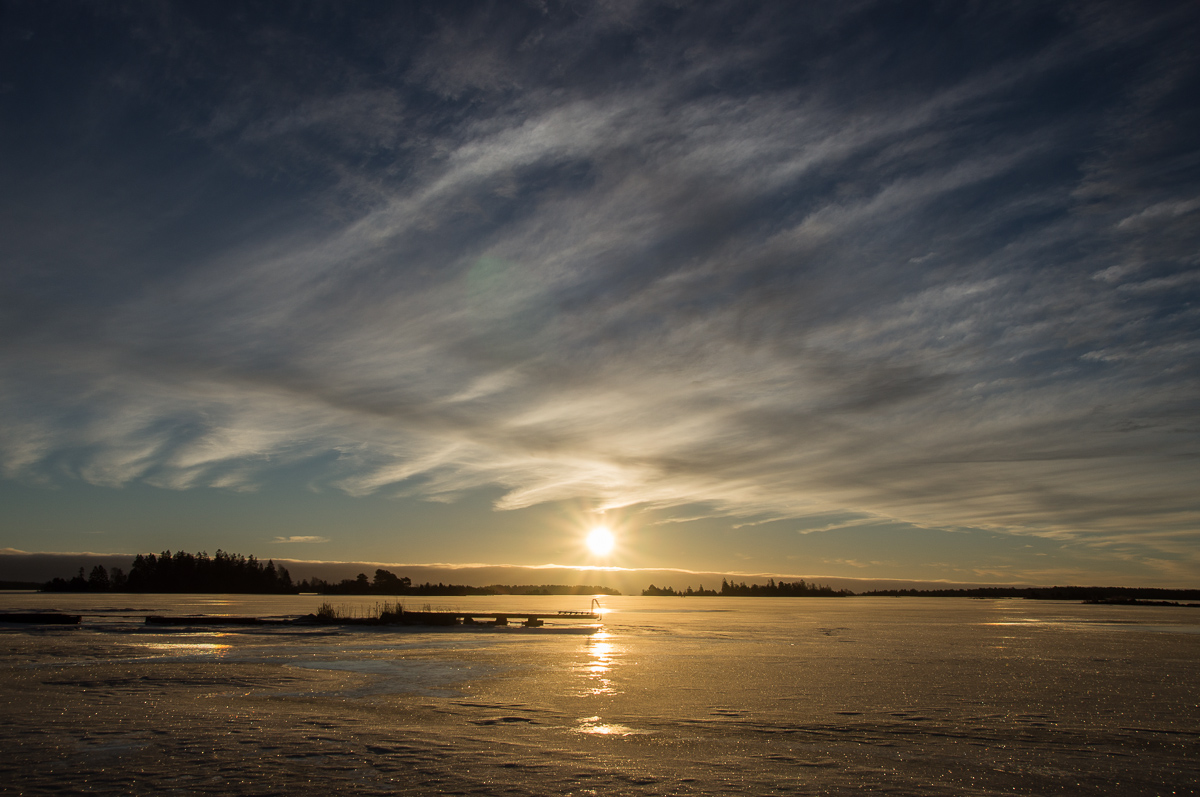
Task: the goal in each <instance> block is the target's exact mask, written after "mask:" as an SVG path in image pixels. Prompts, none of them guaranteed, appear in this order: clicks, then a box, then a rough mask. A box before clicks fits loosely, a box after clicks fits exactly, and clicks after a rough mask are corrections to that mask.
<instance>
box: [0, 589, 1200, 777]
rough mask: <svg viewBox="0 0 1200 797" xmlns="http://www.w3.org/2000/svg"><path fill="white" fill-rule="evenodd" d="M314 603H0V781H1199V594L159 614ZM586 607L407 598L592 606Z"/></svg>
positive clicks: (120, 598)
mask: <svg viewBox="0 0 1200 797" xmlns="http://www.w3.org/2000/svg"><path fill="white" fill-rule="evenodd" d="M325 600H331V602H333V603H334V604H335V605H341V606H347V607H349V606H353V605H362V606H372V605H374V603H375V601H376V600H377V599H373V598H372V599H358V598H332V599H329V598H324V597H309V596H298V597H297V596H286V597H274V596H264V597H257V596H219V595H218V596H214V595H40V594H29V593H0V609H2V610H8V611H29V610H33V609H55V610H59V611H68V612H72V613H80V614H83V615H84V621H83V624H82V626H81V627H78V628H62V627H59V628H55V627H31V626H20V625H15V624H0V635H3V645H2V651H0V707H2V708H0V718H2V720H3V721H2V722H0V742H2V747H0V750H2V751H3V754H2V755H0V793H4V794H55V795H58V794H95V793H109V794H118V793H119V794H150V793H155V794H157V793H173V794H231V793H232V794H288V795H294V794H308V793H325V794H343V793H345V794H350V793H353V794H365V795H372V794H393V793H397V794H511V795H529V794H537V795H542V794H556V795H557V794H575V795H602V794H753V795H769V794H862V793H873V792H878V793H885V794H913V795H917V794H919V795H930V794H954V795H964V794H965V795H991V794H997V795H998V794H1005V795H1011V794H1031V795H1049V794H1070V795H1075V794H1114V795H1115V794H1120V795H1139V794H1147V795H1150V794H1153V795H1164V794H1193V793H1196V789H1197V787H1196V785H1195V784H1196V783H1198V782H1200V738H1198V737H1200V678H1198V676H1200V608H1186V607H1152V606H1128V607H1123V606H1088V605H1082V604H1078V603H1066V602H1051V601H1029V600H997V601H991V600H969V599H953V598H940V599H919V598H793V599H770V598H708V597H705V598H697V597H692V598H640V597H619V598H603V599H602V601H603V604H604V607H605V609H607V613H606V614H605V620H604V622H603V624H602V626H600V627H599V628H593V627H586V626H578V625H575V624H572V623H560V624H555V623H553V622H548V623H547V625H546V627H545V628H543V629H521V628H517V627H510V628H508V629H465V628H457V629H438V630H434V629H412V628H399V629H381V628H363V627H342V628H304V627H247V628H231V627H225V628H211V627H206V628H186V627H184V628H179V629H173V628H161V627H150V626H146V625H145V624H144V622H143V620H144V617H145V616H146V615H147V614H191V613H205V614H234V615H256V616H260V617H293V616H297V615H302V614H306V613H308V612H311V611H314V610H315V609H316V607H317V606H318V605H319V604H320V603H321V602H323V601H325ZM588 600H589V599H588V598H575V597H561V596H555V597H505V596H497V597H469V598H432V599H420V600H418V601H415V602H414V601H412V600H411V599H409V601H408V605H407V608H409V609H420V608H423V607H424V604H431V608H434V609H438V608H442V609H455V610H460V611H472V610H474V611H489V610H493V611H494V610H506V611H540V612H553V611H555V610H558V609H566V610H585V609H587V608H588Z"/></svg>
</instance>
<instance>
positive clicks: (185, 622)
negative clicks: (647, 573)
mask: <svg viewBox="0 0 1200 797" xmlns="http://www.w3.org/2000/svg"><path fill="white" fill-rule="evenodd" d="M600 619H601V615H600V613H599V612H594V611H587V612H564V611H559V612H432V611H431V612H404V611H402V612H388V613H387V614H385V615H383V616H382V617H336V618H325V617H318V616H317V615H315V614H308V615H305V616H303V617H297V618H295V619H291V620H274V619H264V618H261V617H237V616H230V615H216V614H205V615H195V614H193V615H161V614H152V615H150V616H148V617H147V618H146V625H167V626H194V625H205V626H209V625H242V626H245V625H376V626H388V625H418V626H420V625H426V626H454V625H464V626H473V625H491V626H507V625H509V624H510V623H519V624H520V625H522V626H524V627H525V628H541V627H542V626H544V625H545V624H546V620H569V621H573V622H580V621H589V620H591V621H599V620H600Z"/></svg>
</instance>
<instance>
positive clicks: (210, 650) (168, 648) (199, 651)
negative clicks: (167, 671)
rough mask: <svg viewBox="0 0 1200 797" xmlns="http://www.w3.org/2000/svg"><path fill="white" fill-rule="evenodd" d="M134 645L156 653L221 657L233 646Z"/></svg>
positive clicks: (217, 643) (200, 644)
mask: <svg viewBox="0 0 1200 797" xmlns="http://www.w3.org/2000/svg"><path fill="white" fill-rule="evenodd" d="M134 647H139V648H146V649H147V650H150V651H153V652H155V653H165V654H168V655H185V656H186V655H193V656H194V655H203V654H208V655H212V656H216V657H218V658H220V657H222V656H224V655H225V654H226V653H227V652H228V651H229V649H230V647H231V646H230V645H224V644H221V643H219V642H138V643H136V644H135V645H134Z"/></svg>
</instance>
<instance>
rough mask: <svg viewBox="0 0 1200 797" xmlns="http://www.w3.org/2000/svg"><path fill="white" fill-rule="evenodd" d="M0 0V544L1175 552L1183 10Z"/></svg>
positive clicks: (1189, 241)
mask: <svg viewBox="0 0 1200 797" xmlns="http://www.w3.org/2000/svg"><path fill="white" fill-rule="evenodd" d="M0 36H2V38H0V418H3V423H2V424H0V548H3V549H11V550H14V551H26V552H79V551H91V552H98V553H128V554H133V553H138V552H148V551H161V550H164V549H172V550H188V551H200V550H207V551H209V552H212V551H215V550H216V549H218V548H222V549H224V550H226V551H234V552H240V553H243V554H255V555H257V556H258V557H259V558H262V559H266V558H268V557H275V558H289V559H308V560H323V561H349V560H363V561H384V562H398V563H406V562H407V563H412V564H417V563H459V564H466V563H479V564H493V565H495V564H515V565H546V564H560V565H568V566H579V565H588V564H595V565H600V564H603V565H608V566H617V567H629V568H690V569H695V570H705V571H714V572H730V573H770V574H783V575H806V576H836V577H855V578H867V579H870V578H902V579H918V580H930V581H937V580H949V581H955V582H978V583H1032V584H1064V583H1074V584H1110V585H1151V586H1184V587H1186V586H1192V587H1194V586H1197V585H1198V584H1200V457H1198V454H1200V446H1198V445H1197V442H1198V440H1197V432H1198V431H1200V334H1198V333H1200V306H1198V305H1197V299H1198V298H1200V134H1198V133H1197V131H1198V130H1200V49H1198V48H1197V47H1196V46H1195V42H1196V41H1200V7H1198V6H1197V5H1196V4H1195V3H1192V2H1160V3H1155V2H1140V3H1136V4H1134V3H1127V2H1112V3H1106V2H1092V1H1090V0H1089V2H1080V3H1069V2H1063V3H1037V2H1008V3H1004V2H992V3H929V2H893V1H892V0H888V1H887V2H870V1H867V2H813V3H791V2H778V3H772V2H745V1H744V0H738V1H737V2H719V1H714V2H706V3H699V4H696V3H678V2H652V1H651V0H646V1H645V2H641V1H639V0H620V1H618V0H614V1H613V2H600V1H597V2H519V1H518V0H514V1H513V2H494V3H469V2H464V3H418V2H412V3H391V2H356V3H340V2H330V3H321V2H295V3H275V2H261V3H258V2H242V3H217V2H176V3H161V2H126V3H108V2H96V3H87V2H78V3H65V2H61V3H60V2H43V1H41V0H39V1H38V2H3V3H2V4H0ZM598 523H602V524H606V525H607V526H609V527H610V528H611V529H612V530H613V531H614V533H615V534H616V537H617V545H616V547H615V549H614V550H613V551H612V552H611V553H609V554H606V555H603V556H601V555H597V554H594V553H591V552H589V551H588V549H587V548H586V547H585V546H584V544H583V539H584V536H585V534H586V533H587V531H588V529H590V528H591V527H592V526H594V525H596V524H598Z"/></svg>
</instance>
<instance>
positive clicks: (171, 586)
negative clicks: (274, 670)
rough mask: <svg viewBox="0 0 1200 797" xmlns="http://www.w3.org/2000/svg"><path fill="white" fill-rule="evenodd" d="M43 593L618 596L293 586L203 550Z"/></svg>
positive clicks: (96, 574) (351, 581)
mask: <svg viewBox="0 0 1200 797" xmlns="http://www.w3.org/2000/svg"><path fill="white" fill-rule="evenodd" d="M41 589H42V591H43V592H228V593H252V594H253V593H261V594H267V593H274V594H292V595H294V594H296V593H300V592H316V593H321V594H324V595H620V594H621V593H620V592H618V591H617V590H615V589H611V588H609V587H600V586H593V585H588V584H572V585H565V584H542V585H539V586H534V585H524V586H521V585H505V584H493V585H491V586H488V587H471V586H467V585H465V584H443V583H441V582H439V583H437V584H433V583H430V582H426V583H424V584H413V583H412V580H411V579H409V578H408V577H400V576H397V575H396V574H395V573H392V572H390V571H387V570H384V569H382V568H380V569H378V570H376V571H375V578H373V579H368V578H367V574H366V573H359V574H358V576H357V577H356V578H346V579H342V580H341V581H337V582H329V581H326V580H324V579H321V578H316V577H313V578H307V579H303V580H301V581H300V582H298V583H297V582H293V581H292V577H291V574H290V573H288V570H287V568H286V567H279V566H276V564H275V562H274V560H270V559H268V560H267V562H266V563H265V564H264V563H263V562H260V561H259V560H258V559H256V558H255V557H253V556H242V555H241V554H231V553H226V552H225V551H222V550H218V551H217V552H216V554H215V555H214V556H211V557H210V556H209V555H208V553H206V552H201V553H198V554H190V553H187V552H185V551H176V552H175V553H171V552H170V551H163V552H162V553H161V554H160V555H158V556H155V555H154V554H148V555H145V556H143V555H141V554H138V555H137V556H136V557H135V558H134V560H133V564H132V565H131V566H130V568H129V572H128V573H126V572H125V571H124V570H123V569H122V568H120V567H114V568H112V569H111V570H109V569H106V568H105V567H104V566H103V565H96V566H95V567H93V568H92V571H91V573H90V574H88V575H87V576H85V575H84V569H83V568H82V567H81V568H79V573H78V574H77V575H75V576H73V577H72V578H70V579H65V578H54V579H52V580H50V581H48V582H46V583H45V584H43V585H41Z"/></svg>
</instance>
